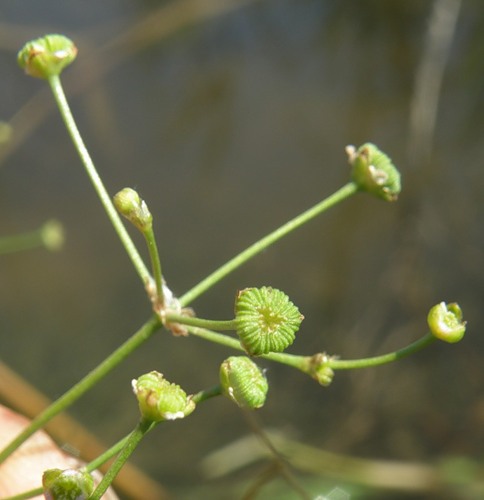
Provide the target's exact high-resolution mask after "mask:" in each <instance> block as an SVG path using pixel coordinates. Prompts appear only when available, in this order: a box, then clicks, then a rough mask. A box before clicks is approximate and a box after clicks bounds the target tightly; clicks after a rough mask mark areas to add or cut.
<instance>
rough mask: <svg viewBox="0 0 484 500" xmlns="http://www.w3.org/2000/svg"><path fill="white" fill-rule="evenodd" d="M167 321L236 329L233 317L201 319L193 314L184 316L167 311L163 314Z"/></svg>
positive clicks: (215, 328) (221, 328)
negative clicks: (219, 319)
mask: <svg viewBox="0 0 484 500" xmlns="http://www.w3.org/2000/svg"><path fill="white" fill-rule="evenodd" d="M165 319H166V322H167V323H172V324H173V323H178V324H180V325H190V326H198V327H200V328H208V329H210V330H217V331H225V330H236V329H237V322H236V320H235V319H230V320H227V321H217V320H211V319H202V318H197V317H193V316H184V315H183V314H175V313H167V314H166V316H165Z"/></svg>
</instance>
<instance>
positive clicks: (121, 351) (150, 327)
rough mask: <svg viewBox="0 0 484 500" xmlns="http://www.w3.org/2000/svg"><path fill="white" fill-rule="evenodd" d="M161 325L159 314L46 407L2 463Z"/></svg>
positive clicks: (3, 455) (0, 459)
mask: <svg viewBox="0 0 484 500" xmlns="http://www.w3.org/2000/svg"><path fill="white" fill-rule="evenodd" d="M160 327H161V323H160V321H159V319H158V317H157V316H153V317H152V318H151V319H150V320H148V321H147V322H146V323H145V324H144V325H143V326H142V327H141V328H140V329H139V330H138V331H137V332H136V333H135V334H134V335H133V336H132V337H131V338H130V339H128V340H127V341H126V342H125V343H124V344H122V345H121V346H120V347H118V349H116V350H115V351H114V352H113V353H112V354H111V355H110V356H108V357H107V358H106V359H105V360H104V361H103V362H102V363H101V364H99V365H98V366H97V367H96V368H94V370H92V371H91V372H90V373H88V374H87V375H86V376H85V377H84V378H83V379H82V380H81V381H80V382H78V383H77V384H76V385H74V386H73V387H71V389H69V390H68V391H67V392H66V393H65V394H64V395H63V396H61V397H60V398H59V399H57V401H55V402H54V403H52V404H51V405H50V406H49V407H48V408H46V409H45V410H44V411H43V412H42V413H41V414H40V415H39V416H38V417H36V418H35V419H34V420H32V422H31V423H30V425H29V426H28V427H26V428H25V429H24V430H23V431H22V432H21V433H20V434H19V435H18V436H17V437H16V438H15V439H14V440H13V441H12V442H11V443H10V444H9V445H8V446H7V447H6V448H5V449H3V450H2V452H1V453H0V463H2V462H3V461H4V460H5V459H6V458H7V457H8V456H9V455H10V454H11V453H13V452H14V451H15V450H16V449H17V448H18V447H19V446H20V445H21V444H22V443H23V442H24V441H26V440H27V439H28V438H29V437H30V436H31V435H32V434H34V432H36V431H38V430H39V429H40V428H41V427H43V426H44V425H45V424H46V423H47V422H48V421H49V420H50V419H51V418H53V417H55V416H56V415H57V414H58V413H60V412H61V411H64V410H65V409H66V408H68V407H69V406H70V405H72V404H73V403H74V402H75V401H76V400H77V399H79V398H80V397H81V396H82V395H83V394H84V393H85V392H87V391H88V390H89V389H90V388H91V387H93V386H94V385H95V384H96V383H97V382H99V381H100V380H101V379H102V378H103V377H105V376H106V375H107V374H108V373H109V372H110V371H111V370H113V369H114V368H115V367H116V366H117V365H119V364H120V363H121V362H122V361H123V360H124V359H125V358H126V357H127V356H128V355H129V354H131V353H132V352H133V351H134V350H135V349H137V348H138V347H139V346H140V345H142V344H143V343H144V342H145V341H146V340H148V339H149V338H150V336H151V335H152V334H153V333H154V332H155V331H156V330H157V329H158V328H160Z"/></svg>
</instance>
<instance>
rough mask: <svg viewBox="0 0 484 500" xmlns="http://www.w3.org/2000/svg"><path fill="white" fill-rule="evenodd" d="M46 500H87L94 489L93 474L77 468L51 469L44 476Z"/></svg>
mask: <svg viewBox="0 0 484 500" xmlns="http://www.w3.org/2000/svg"><path fill="white" fill-rule="evenodd" d="M42 486H43V487H44V495H45V498H46V500H85V499H87V498H89V496H90V495H91V493H92V492H93V491H94V481H93V479H92V477H91V475H90V474H89V473H88V472H86V471H82V470H76V469H66V470H61V469H49V470H46V471H45V472H44V474H43V476H42Z"/></svg>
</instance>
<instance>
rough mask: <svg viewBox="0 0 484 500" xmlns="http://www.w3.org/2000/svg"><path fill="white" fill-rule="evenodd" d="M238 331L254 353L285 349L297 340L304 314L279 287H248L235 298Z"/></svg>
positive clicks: (248, 350)
mask: <svg viewBox="0 0 484 500" xmlns="http://www.w3.org/2000/svg"><path fill="white" fill-rule="evenodd" d="M235 319H236V322H237V335H238V336H239V339H240V342H241V344H242V346H243V347H244V349H245V350H246V352H247V353H248V354H249V355H251V356H257V355H260V354H267V353H269V352H282V351H284V349H286V348H287V347H288V346H290V345H291V344H292V343H293V342H294V338H295V336H296V332H297V331H298V330H299V326H300V325H301V322H302V320H303V319H304V316H303V315H302V314H301V313H300V312H299V309H298V308H297V307H296V306H295V305H294V304H293V303H292V302H291V301H290V300H289V297H288V296H287V295H286V294H285V293H284V292H281V291H280V290H276V289H275V288H271V287H262V288H246V289H244V290H241V291H240V292H239V293H238V295H237V298H236V301H235Z"/></svg>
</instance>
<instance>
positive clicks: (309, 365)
mask: <svg viewBox="0 0 484 500" xmlns="http://www.w3.org/2000/svg"><path fill="white" fill-rule="evenodd" d="M187 330H188V331H189V332H190V333H191V334H192V335H195V336H196V337H200V338H203V339H205V340H208V341H210V342H214V343H217V344H220V345H224V346H226V347H230V348H232V349H236V350H238V351H244V349H243V347H242V346H241V345H240V342H239V341H238V340H237V339H234V338H232V337H229V336H227V335H222V334H220V333H216V332H212V331H210V330H207V329H205V328H199V327H196V326H188V327H187ZM435 340H436V339H435V337H434V336H433V335H432V334H431V333H427V334H426V335H425V336H424V337H422V338H421V339H419V340H417V341H415V342H413V343H412V344H410V345H408V346H406V347H403V348H402V349H399V350H398V351H394V352H390V353H388V354H383V355H381V356H375V357H372V358H363V359H352V360H344V359H335V358H332V357H331V356H328V360H327V361H326V362H325V363H324V366H327V367H329V368H331V369H333V370H352V369H357V368H370V367H372V366H379V365H384V364H387V363H391V362H393V361H397V360H399V359H402V358H404V357H406V356H409V355H410V354H414V353H416V352H418V351H420V350H422V349H423V348H425V347H427V346H428V345H430V344H431V343H432V342H434V341H435ZM258 357H260V358H264V359H269V360H271V361H275V362H277V363H282V364H285V365H287V366H291V367H292V368H296V369H297V370H300V371H302V372H304V373H306V374H307V375H310V376H313V374H314V371H315V370H317V368H318V366H317V365H315V363H314V356H299V355H296V354H287V353H284V352H270V353H268V354H263V355H261V356H258Z"/></svg>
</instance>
